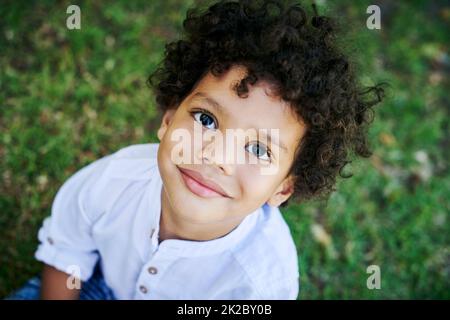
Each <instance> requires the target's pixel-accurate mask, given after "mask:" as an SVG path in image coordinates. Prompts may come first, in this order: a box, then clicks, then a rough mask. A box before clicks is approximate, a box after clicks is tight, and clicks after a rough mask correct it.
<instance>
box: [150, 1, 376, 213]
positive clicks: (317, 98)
mask: <svg viewBox="0 0 450 320" xmlns="http://www.w3.org/2000/svg"><path fill="white" fill-rule="evenodd" d="M312 7H313V9H314V10H313V13H312V14H310V16H308V13H307V11H306V10H305V9H303V8H302V7H301V6H300V5H299V4H298V3H287V2H281V1H267V0H266V1H252V0H241V1H219V2H217V3H215V4H213V5H212V6H210V7H209V8H207V9H206V10H200V9H199V8H197V9H196V8H194V9H190V10H188V12H187V16H186V19H185V20H184V22H183V27H184V34H183V37H182V38H183V39H181V40H177V41H173V42H171V43H168V44H166V48H165V55H164V59H163V60H162V62H161V64H160V65H159V67H158V68H157V69H156V70H155V71H154V72H153V73H152V74H151V75H150V77H149V79H148V84H149V86H150V87H151V88H152V89H153V91H154V93H155V97H156V102H157V105H158V108H159V109H160V110H161V111H162V112H164V111H166V110H168V109H170V108H174V107H176V106H178V105H179V104H180V103H181V102H182V101H183V99H184V98H185V97H186V96H187V95H189V93H190V92H191V90H192V89H193V87H194V86H195V84H196V83H197V81H199V79H201V78H202V77H203V76H204V75H205V74H206V73H207V72H209V71H210V72H211V73H212V74H213V75H215V76H219V75H221V74H222V73H224V72H226V71H227V70H228V69H229V68H230V67H231V66H233V65H241V66H244V67H246V70H247V74H246V77H245V78H243V79H242V80H241V81H240V83H238V85H237V86H236V87H235V91H236V93H237V94H238V96H239V97H246V94H247V93H248V84H251V85H254V84H255V83H256V82H257V81H258V80H268V81H269V82H270V83H271V84H273V85H274V87H275V88H276V90H275V92H276V94H277V96H279V97H281V98H282V99H283V100H285V101H287V102H288V103H289V105H290V106H291V107H292V108H293V110H295V114H296V115H298V116H300V117H301V119H302V120H303V122H304V123H305V124H306V128H307V130H306V133H305V135H304V137H303V139H302V140H301V141H300V143H299V145H298V146H297V149H296V153H295V159H294V161H293V163H292V166H291V168H290V170H289V174H293V176H294V177H295V180H294V181H295V182H294V194H293V198H295V199H296V200H307V199H312V198H317V197H319V196H320V198H327V197H328V195H329V194H330V193H331V192H332V191H334V190H335V189H334V185H335V183H336V178H337V176H338V175H339V176H341V177H343V178H347V177H349V176H351V175H344V174H343V172H342V169H343V168H344V166H345V165H346V164H347V163H349V162H351V160H350V155H351V154H356V155H358V156H361V157H369V156H370V155H371V151H370V149H369V146H368V141H367V127H368V124H369V123H370V122H371V121H372V120H373V117H372V115H373V112H372V109H371V107H372V106H373V105H375V104H377V103H378V102H380V101H381V100H382V98H383V96H384V90H383V88H382V86H381V85H376V86H373V87H366V88H363V87H359V86H358V83H357V80H356V77H355V71H354V69H355V68H354V66H353V64H351V63H350V59H349V58H348V57H347V56H346V55H345V54H344V53H343V52H342V50H340V48H338V45H337V38H336V34H337V33H338V32H337V31H338V30H337V29H338V28H337V23H336V22H335V21H334V20H332V19H331V18H329V17H325V16H320V15H318V14H317V8H316V7H315V5H312ZM287 203H288V201H285V202H284V203H283V204H282V205H281V206H282V207H284V206H286V205H287Z"/></svg>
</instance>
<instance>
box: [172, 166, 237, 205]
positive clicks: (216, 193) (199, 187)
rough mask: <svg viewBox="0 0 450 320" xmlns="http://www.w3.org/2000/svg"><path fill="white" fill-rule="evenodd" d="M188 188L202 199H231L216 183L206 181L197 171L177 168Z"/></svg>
mask: <svg viewBox="0 0 450 320" xmlns="http://www.w3.org/2000/svg"><path fill="white" fill-rule="evenodd" d="M177 168H178V170H180V173H181V176H182V178H183V180H184V184H185V185H186V187H187V188H188V189H189V190H190V191H191V192H192V193H194V194H196V195H197V196H200V197H202V198H230V196H228V194H227V193H226V192H225V191H224V190H223V189H222V188H221V187H220V186H219V185H218V184H216V183H215V182H213V181H211V180H206V179H204V178H203V177H202V176H201V174H200V173H199V172H197V171H193V170H189V169H184V168H180V167H177Z"/></svg>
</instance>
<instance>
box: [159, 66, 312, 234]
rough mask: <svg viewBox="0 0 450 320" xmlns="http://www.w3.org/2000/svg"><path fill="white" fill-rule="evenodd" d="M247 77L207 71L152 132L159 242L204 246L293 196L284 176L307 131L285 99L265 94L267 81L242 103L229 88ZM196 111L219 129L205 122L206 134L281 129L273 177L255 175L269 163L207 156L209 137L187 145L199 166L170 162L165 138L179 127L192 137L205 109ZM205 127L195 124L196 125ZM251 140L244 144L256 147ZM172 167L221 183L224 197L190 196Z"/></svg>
mask: <svg viewBox="0 0 450 320" xmlns="http://www.w3.org/2000/svg"><path fill="white" fill-rule="evenodd" d="M245 72H246V69H245V68H244V67H242V66H234V67H232V68H231V69H230V70H229V71H228V72H227V73H225V74H223V75H222V76H221V77H215V76H213V75H212V74H211V73H208V74H206V75H205V76H204V77H203V78H202V79H201V80H200V81H199V82H197V84H196V86H195V87H194V89H193V90H192V91H191V93H190V94H189V95H188V96H187V97H186V98H185V99H184V100H183V101H182V102H181V103H180V105H179V106H178V107H177V108H172V109H170V110H168V111H166V112H165V114H164V115H163V119H162V123H161V126H160V128H159V130H158V138H159V140H160V146H159V150H158V165H159V168H160V173H161V177H162V180H163V182H164V183H163V185H164V187H163V190H162V193H161V204H162V212H161V217H162V218H161V220H160V235H159V239H160V241H163V240H165V239H185V240H196V241H205V240H211V239H215V238H218V237H221V236H224V235H226V234H227V233H229V232H231V231H232V230H233V229H234V228H235V227H237V226H238V225H239V223H240V222H241V221H242V220H243V219H244V218H245V217H246V216H247V215H248V214H250V213H252V212H253V211H254V210H256V209H257V208H259V207H261V206H262V205H263V204H264V203H266V202H267V203H268V204H269V205H271V206H279V205H280V204H281V203H283V202H284V201H285V200H287V199H288V198H289V197H290V196H291V195H292V193H293V177H292V176H288V171H289V168H290V167H291V165H292V162H293V160H294V156H295V149H296V147H297V145H298V143H299V141H300V139H301V138H302V137H303V135H304V134H305V131H306V129H305V128H306V127H305V125H304V124H303V123H302V121H301V120H298V118H297V117H296V116H295V115H294V113H293V110H292V109H291V108H290V107H289V105H288V104H287V103H286V102H284V101H283V100H281V99H279V98H278V97H276V96H274V95H273V94H271V90H270V84H269V83H266V82H263V81H259V82H257V83H256V84H255V85H254V86H250V87H249V95H248V97H247V98H240V97H239V96H238V95H237V94H236V92H235V91H234V90H233V87H232V86H233V84H235V83H236V81H238V80H240V79H242V78H243V77H244V76H245ZM199 94H201V95H202V96H204V95H205V94H206V95H207V96H208V97H210V98H213V99H214V100H215V101H217V102H218V103H219V104H220V105H221V106H222V107H223V108H224V110H223V112H218V110H216V109H214V108H213V107H212V106H211V105H210V104H208V103H206V102H205V99H199V98H198V97H199ZM199 108H201V109H206V110H207V111H209V113H211V114H212V115H213V116H214V118H215V120H216V121H217V124H216V123H214V121H209V123H211V122H212V124H211V125H209V123H208V121H206V123H207V124H208V125H207V126H206V127H205V128H204V132H205V131H207V130H212V129H214V130H220V131H221V132H222V134H225V130H226V129H239V128H241V129H248V128H264V129H269V130H270V129H279V141H281V142H283V143H284V145H285V146H286V147H287V150H285V151H282V150H278V152H273V153H274V155H273V156H274V157H275V159H274V160H273V161H274V162H276V163H277V165H278V170H277V172H276V173H275V174H272V175H262V174H261V170H260V169H261V167H263V166H269V165H271V164H270V163H268V162H265V163H264V162H262V163H258V164H252V163H244V164H242V163H231V164H230V163H225V161H224V154H226V151H225V152H213V150H214V148H213V144H214V140H212V141H211V140H209V141H203V145H198V144H197V145H195V144H194V142H192V143H191V145H192V146H193V147H192V149H193V152H192V155H191V158H192V160H194V157H196V158H197V159H196V160H197V161H198V162H200V163H196V162H194V161H191V164H178V163H176V161H174V160H173V157H171V151H172V150H173V148H174V147H175V146H176V144H177V143H179V141H172V139H171V137H173V136H174V135H173V134H174V131H175V130H177V129H180V128H183V129H185V130H187V131H189V132H190V133H191V136H192V137H193V136H194V123H195V122H196V121H197V123H199V121H198V119H200V115H201V114H202V113H203V112H201V113H200V115H199V114H197V118H195V116H193V115H192V112H198V110H199ZM194 114H195V113H194ZM203 117H205V116H203ZM204 123H205V122H203V123H202V122H200V124H201V125H202V124H204ZM257 139H258V137H250V139H249V142H251V141H254V142H256V141H257ZM205 140H206V139H205ZM266 145H267V144H266ZM274 149H280V148H274ZM225 150H226V147H225ZM241 151H242V152H246V157H247V159H249V157H256V155H255V153H252V152H248V151H245V150H241ZM273 151H274V150H273ZM238 152H240V151H239V150H238ZM257 158H258V157H257ZM177 166H180V167H181V168H187V169H191V170H195V171H197V172H201V173H202V175H203V176H204V177H207V178H208V179H210V180H212V181H214V182H216V183H217V184H219V185H220V186H221V187H222V188H223V189H224V190H225V191H226V192H227V194H228V195H230V197H216V198H204V197H201V196H198V195H196V194H194V193H192V192H191V191H190V190H189V189H188V188H187V186H186V185H185V184H184V180H183V178H182V175H181V173H180V170H179V169H178V167H177ZM186 208H189V209H188V210H186Z"/></svg>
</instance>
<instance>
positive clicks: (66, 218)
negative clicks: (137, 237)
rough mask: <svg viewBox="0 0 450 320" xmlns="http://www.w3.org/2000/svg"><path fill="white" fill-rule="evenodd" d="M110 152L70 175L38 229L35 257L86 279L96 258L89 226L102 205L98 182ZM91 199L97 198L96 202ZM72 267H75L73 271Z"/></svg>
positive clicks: (90, 226) (92, 268) (91, 271)
mask: <svg viewBox="0 0 450 320" xmlns="http://www.w3.org/2000/svg"><path fill="white" fill-rule="evenodd" d="M110 157H111V156H106V157H104V158H101V159H99V160H97V161H94V162H93V163H91V164H90V165H88V166H86V167H84V168H82V169H81V170H79V171H77V172H76V173H75V174H74V175H72V176H71V177H70V178H69V179H68V180H67V181H66V182H65V183H64V184H63V185H62V187H61V188H60V189H59V190H58V192H57V194H56V197H55V199H54V201H53V204H52V208H51V215H50V216H49V217H47V218H46V219H45V220H44V222H43V224H42V227H41V228H40V229H39V232H38V239H39V242H40V244H39V246H38V248H37V250H36V252H35V258H36V259H37V260H39V261H41V262H44V263H46V264H48V265H50V266H52V267H54V268H56V269H58V270H60V271H62V272H66V273H68V274H75V275H77V276H79V278H80V279H81V280H82V281H86V280H88V279H89V278H90V277H91V276H92V273H93V270H94V267H95V264H96V262H97V260H98V252H97V250H96V249H97V248H96V244H95V241H94V239H93V237H92V226H93V223H94V222H95V220H96V217H97V216H98V214H99V212H98V211H99V210H101V208H100V207H99V206H98V202H99V201H100V199H95V198H96V195H98V193H99V192H98V190H96V189H98V188H99V183H100V181H101V177H102V174H103V173H104V171H105V169H106V167H107V164H108V162H109V159H110ZM94 200H97V203H95V201H94ZM74 270H76V271H75V272H76V273H74Z"/></svg>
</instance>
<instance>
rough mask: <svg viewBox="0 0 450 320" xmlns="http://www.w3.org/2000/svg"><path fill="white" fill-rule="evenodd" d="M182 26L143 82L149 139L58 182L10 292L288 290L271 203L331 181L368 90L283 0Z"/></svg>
mask: <svg viewBox="0 0 450 320" xmlns="http://www.w3.org/2000/svg"><path fill="white" fill-rule="evenodd" d="M183 26H184V29H185V35H184V38H183V39H182V40H179V41H175V42H172V43H170V44H168V45H167V46H166V52H165V57H164V61H163V64H162V65H161V67H160V68H159V69H158V70H157V71H156V72H155V73H153V74H152V76H151V77H150V79H149V84H150V85H151V86H152V87H153V89H154V91H155V96H156V101H157V104H158V107H159V108H160V109H161V110H162V112H163V117H162V122H161V126H160V128H159V130H158V138H159V140H160V143H159V144H142V145H131V146H129V147H126V148H123V149H121V150H119V151H117V152H115V153H113V154H111V155H108V156H106V157H104V158H102V159H99V160H97V161H95V162H93V163H92V164H90V165H88V166H87V167H85V168H83V169H81V170H80V171H78V172H77V173H76V174H74V175H73V176H72V177H71V178H70V179H68V180H67V181H66V182H65V183H64V185H63V186H62V187H61V189H60V190H59V191H58V193H57V195H56V198H55V200H54V203H53V206H52V213H51V216H50V217H48V218H47V219H46V220H45V221H44V223H43V226H42V228H41V229H40V230H39V235H38V236H39V240H40V242H41V243H40V245H39V248H38V250H37V252H36V254H35V256H36V258H37V259H38V260H40V261H42V262H44V263H45V267H44V271H43V274H42V278H34V279H32V280H30V282H29V283H28V285H27V287H26V288H28V289H27V290H25V289H26V288H25V289H24V290H22V291H19V292H18V293H17V294H16V295H15V296H13V298H38V297H39V292H40V297H41V298H46V299H47V298H49V299H52V298H56V299H74V298H80V299H92V298H97V299H296V298H297V296H298V293H299V272H298V261H297V252H296V247H295V244H294V241H293V239H292V236H291V234H290V231H289V228H288V226H287V224H286V222H285V221H284V219H283V217H282V215H281V213H280V211H279V209H278V207H279V206H285V205H286V204H287V201H288V199H289V198H290V197H291V196H295V197H296V198H297V199H300V200H306V199H310V198H313V197H317V196H324V195H326V194H328V193H329V192H330V191H332V188H333V185H334V184H335V179H336V177H337V175H338V174H339V172H340V170H341V169H342V168H343V167H344V166H345V164H346V163H348V162H349V160H348V155H349V153H350V152H351V151H354V153H356V154H357V155H361V156H369V154H370V151H369V150H368V147H367V141H366V124H367V123H368V121H369V119H367V110H368V109H369V108H370V107H371V106H372V105H373V104H375V103H376V102H378V101H379V100H380V95H381V93H382V91H381V89H379V88H378V87H375V88H371V89H369V90H365V91H360V90H359V89H357V85H356V81H355V79H354V76H353V71H352V69H351V68H350V67H349V64H348V62H347V59H346V57H345V56H344V55H343V54H342V53H341V52H340V51H339V50H338V48H337V47H336V45H335V44H334V34H335V33H334V26H333V24H332V23H331V20H330V19H328V18H325V17H322V16H318V15H317V13H316V14H315V15H313V16H312V17H308V15H307V14H306V12H305V10H304V9H302V8H301V7H300V6H298V5H295V4H294V5H282V4H281V2H280V3H278V2H274V1H265V2H263V4H262V5H257V4H256V2H253V1H239V2H234V1H222V2H219V3H217V4H215V5H213V6H211V7H210V8H208V9H207V10H206V11H204V12H197V11H194V10H192V11H189V12H188V15H187V18H186V20H185V21H184V24H183ZM372 93H376V99H375V100H372V101H371V100H369V99H368V98H367V96H368V95H370V94H372ZM230 132H231V134H232V135H233V136H232V137H233V138H236V139H238V140H239V139H240V140H241V141H244V143H243V144H241V145H239V144H238V146H237V147H236V146H235V145H234V144H233V143H231V142H230V141H231V140H230V139H229V135H227V134H229V133H230ZM224 135H227V137H226V138H224ZM234 153H236V155H235V156H233V155H234ZM230 155H231V156H230ZM239 157H241V158H239ZM230 159H231V160H232V161H228V160H230ZM239 159H240V160H243V161H239ZM78 280H81V281H82V283H81V284H80V285H81V286H77V284H79V283H78V282H79V281H78Z"/></svg>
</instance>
